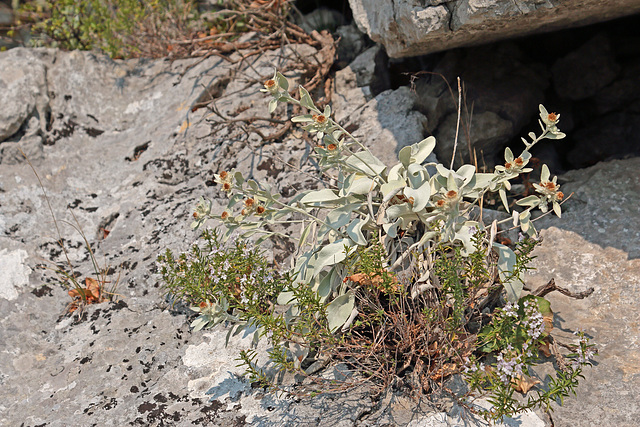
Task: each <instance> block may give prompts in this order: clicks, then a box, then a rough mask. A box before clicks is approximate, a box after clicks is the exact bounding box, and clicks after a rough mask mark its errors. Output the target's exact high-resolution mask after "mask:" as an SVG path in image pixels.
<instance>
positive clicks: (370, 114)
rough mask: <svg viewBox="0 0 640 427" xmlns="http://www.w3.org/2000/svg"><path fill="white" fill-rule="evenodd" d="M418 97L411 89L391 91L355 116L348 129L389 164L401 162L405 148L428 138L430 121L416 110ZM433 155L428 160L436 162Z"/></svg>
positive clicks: (357, 112) (404, 88)
mask: <svg viewBox="0 0 640 427" xmlns="http://www.w3.org/2000/svg"><path fill="white" fill-rule="evenodd" d="M414 96H415V95H414V94H412V93H411V91H410V90H409V88H407V87H400V88H398V89H396V90H387V91H385V92H382V93H381V94H380V95H378V96H376V97H375V98H374V99H372V100H371V101H369V102H368V103H367V104H366V105H365V106H364V107H362V108H361V109H359V110H357V111H355V112H354V113H352V114H351V115H350V116H349V118H348V120H347V122H346V128H347V130H349V129H351V133H352V134H353V136H355V137H356V138H360V139H361V140H363V141H367V146H368V147H369V148H370V149H371V151H372V152H373V154H375V155H376V156H377V157H378V158H379V159H380V160H382V162H383V163H384V164H385V165H388V166H389V167H391V166H393V165H395V164H396V163H398V152H399V151H400V149H401V148H402V147H405V146H407V145H411V144H415V143H417V142H420V141H421V140H422V139H424V129H425V124H426V118H425V117H424V116H423V115H422V114H421V113H419V112H418V111H414V110H413V102H414V99H415V98H414ZM434 158H435V156H433V155H431V156H430V158H429V159H428V161H434Z"/></svg>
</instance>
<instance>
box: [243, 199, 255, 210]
mask: <svg viewBox="0 0 640 427" xmlns="http://www.w3.org/2000/svg"><path fill="white" fill-rule="evenodd" d="M254 203H255V200H254V199H246V200H245V201H244V205H245V206H246V207H248V208H250V207H251V206H253V204H254Z"/></svg>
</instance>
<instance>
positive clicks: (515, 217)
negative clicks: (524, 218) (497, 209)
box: [511, 209, 520, 227]
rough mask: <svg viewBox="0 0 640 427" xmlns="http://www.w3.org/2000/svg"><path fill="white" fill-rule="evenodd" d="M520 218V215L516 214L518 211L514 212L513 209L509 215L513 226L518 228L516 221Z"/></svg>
mask: <svg viewBox="0 0 640 427" xmlns="http://www.w3.org/2000/svg"><path fill="white" fill-rule="evenodd" d="M519 218H520V214H519V213H518V211H516V210H515V209H514V210H513V213H512V214H511V220H512V221H513V226H514V227H517V226H518V219H519Z"/></svg>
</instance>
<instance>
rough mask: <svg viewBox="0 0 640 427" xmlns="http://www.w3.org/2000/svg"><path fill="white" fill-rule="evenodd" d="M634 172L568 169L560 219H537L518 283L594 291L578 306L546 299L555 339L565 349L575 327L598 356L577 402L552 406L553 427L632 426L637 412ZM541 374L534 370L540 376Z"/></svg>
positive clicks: (638, 185)
mask: <svg viewBox="0 0 640 427" xmlns="http://www.w3.org/2000/svg"><path fill="white" fill-rule="evenodd" d="M638 171H640V159H638V158H634V159H628V160H614V161H611V162H606V163H604V162H603V163H599V164H597V165H595V166H593V167H590V168H587V169H581V170H574V171H571V172H569V173H567V174H565V175H563V176H561V177H560V179H561V182H563V184H562V188H561V190H563V191H564V193H565V194H567V195H568V194H571V193H574V195H573V197H572V198H571V199H570V200H568V201H567V203H566V204H565V206H566V208H565V209H566V211H565V212H563V215H562V219H558V218H552V217H544V218H542V219H540V220H539V221H538V223H539V224H538V227H539V229H541V230H542V231H541V235H542V236H543V238H544V240H543V242H542V244H541V245H540V246H539V247H538V248H536V249H535V251H534V255H535V256H536V259H535V260H534V263H533V266H534V267H535V268H536V270H535V271H533V272H530V273H529V274H527V278H526V279H525V282H526V283H528V284H529V285H530V286H531V287H532V288H534V289H535V288H536V287H538V286H541V285H544V284H546V283H547V282H548V281H549V280H550V279H552V278H553V279H554V280H555V282H556V284H557V285H559V286H562V287H565V288H568V289H569V290H570V291H572V292H583V291H585V290H587V289H588V288H591V287H592V288H594V289H595V291H594V293H593V294H592V295H591V296H589V297H588V298H585V299H582V300H574V299H570V298H568V297H566V296H564V295H562V294H559V293H555V292H554V293H551V294H549V295H547V298H548V299H549V300H550V301H551V309H552V310H553V311H554V312H555V323H554V327H555V329H556V332H557V333H558V334H559V337H560V339H561V340H562V341H563V342H565V343H573V341H574V339H575V337H574V336H573V335H572V332H573V331H575V330H576V329H578V328H580V329H583V330H584V331H585V332H586V334H587V336H589V337H590V338H591V339H592V340H593V342H594V343H595V344H596V345H597V348H598V352H599V354H598V356H596V357H595V364H594V366H593V367H592V368H587V369H585V371H584V374H585V379H584V380H582V384H581V386H580V387H579V388H578V390H577V396H576V397H574V398H569V399H565V401H564V405H563V406H561V407H555V410H554V412H553V420H554V422H555V425H556V426H577V427H582V426H584V427H587V426H594V425H619V426H632V425H635V424H636V420H637V417H638V415H639V414H640V407H638V404H637V402H638V401H639V400H640V392H639V388H638V387H637V386H636V384H638V382H639V381H640V370H639V369H638V367H639V366H640V348H639V346H638V324H639V323H640V312H639V311H638V310H636V309H635V307H636V306H637V304H638V301H639V299H640V288H639V287H638V283H640V231H639V230H640V208H639V206H640V200H639V197H640V196H639V195H640V181H638V178H637V176H638V173H637V172H638ZM549 369H550V367H547V369H544V368H543V369H540V372H539V373H540V374H541V375H542V377H543V378H544V375H546V374H547V373H548V372H549ZM577 414H579V416H577Z"/></svg>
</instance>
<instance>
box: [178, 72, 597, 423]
mask: <svg viewBox="0 0 640 427" xmlns="http://www.w3.org/2000/svg"><path fill="white" fill-rule="evenodd" d="M263 92H265V93H267V94H269V95H270V96H271V100H270V102H269V111H270V112H274V111H275V110H276V108H277V107H278V105H279V104H280V103H290V104H294V105H297V106H299V107H302V108H304V109H305V110H306V111H307V113H306V114H301V115H297V116H295V117H292V118H291V120H292V121H293V122H295V123H300V124H301V125H302V127H303V129H304V130H305V131H307V132H309V133H310V134H312V135H314V136H315V138H316V139H317V140H318V142H319V146H317V147H316V149H315V158H316V161H317V164H318V165H319V167H320V169H321V170H320V172H321V174H320V176H322V177H324V179H323V181H324V188H321V189H317V190H306V191H301V192H300V193H298V194H296V195H295V196H294V197H292V198H291V199H289V200H287V201H285V200H283V199H282V197H281V196H280V195H279V194H277V193H276V192H274V191H273V190H272V188H271V187H270V186H269V185H267V184H265V183H258V182H256V181H254V180H251V179H249V180H245V178H244V176H243V175H242V173H240V172H238V171H221V172H220V173H218V174H216V175H215V178H216V182H217V183H218V184H219V185H220V186H221V189H222V191H224V192H225V193H227V195H228V198H229V201H228V203H227V206H226V208H225V209H224V211H223V212H220V213H217V212H212V211H211V206H212V204H211V202H210V201H208V200H206V199H204V198H202V199H201V201H200V203H199V204H198V206H197V207H196V211H195V213H194V217H195V220H194V222H193V224H192V226H193V227H194V228H196V229H197V228H199V227H200V226H202V224H203V223H204V222H205V221H207V220H209V219H215V220H218V221H220V222H221V224H222V225H223V227H224V228H225V231H224V238H229V237H230V236H232V235H233V236H237V237H239V238H241V239H246V238H250V237H257V240H256V244H257V245H259V244H260V243H261V242H263V241H264V240H265V239H268V238H269V237H271V236H274V235H279V234H280V233H279V232H278V231H272V230H277V229H278V228H277V227H278V225H279V224H292V223H295V224H297V225H298V226H299V229H300V233H299V235H298V236H296V237H295V240H296V243H297V250H296V253H295V256H294V257H293V259H294V260H295V261H294V263H293V265H292V268H291V269H290V270H289V271H288V277H287V281H286V283H283V284H282V287H281V289H278V294H277V295H275V294H272V298H271V299H270V300H269V301H270V307H271V310H266V311H262V312H260V313H257V314H256V315H255V316H253V317H250V318H245V319H243V320H242V322H240V323H239V325H238V326H236V327H235V328H236V332H238V331H239V330H241V329H243V328H245V327H247V326H248V325H251V326H252V327H255V328H257V332H256V338H260V337H268V339H270V341H271V343H272V344H273V345H274V347H273V350H272V352H271V353H270V356H271V359H272V361H274V362H275V363H276V364H277V365H279V366H280V367H281V368H283V369H287V370H292V371H295V372H298V373H301V374H303V375H310V374H311V373H313V372H315V370H316V369H318V366H319V364H320V365H322V364H323V363H326V362H327V360H329V359H330V358H331V357H333V358H335V359H340V360H344V361H345V362H347V363H348V364H349V365H351V366H353V367H354V368H356V369H357V370H358V371H359V372H360V373H361V374H362V375H365V376H366V377H368V378H370V379H371V380H372V381H373V382H374V383H376V384H378V385H379V386H380V387H381V389H382V388H383V387H385V386H387V385H389V384H391V383H392V382H393V381H395V380H394V379H396V378H404V380H403V381H404V382H405V383H407V384H408V385H410V386H411V388H412V389H413V390H414V391H417V392H428V391H430V390H432V389H433V388H434V387H437V386H438V384H441V382H442V380H443V379H445V378H447V377H448V376H450V375H452V374H455V373H458V372H461V371H463V370H465V371H466V372H467V374H468V375H467V377H468V379H469V381H470V384H471V386H472V387H471V388H472V390H473V391H475V392H478V391H481V390H488V391H489V392H490V394H491V396H492V398H493V400H492V402H494V405H496V407H497V408H498V409H496V410H494V411H493V412H485V413H484V415H485V416H487V417H488V418H499V417H500V416H502V415H504V414H513V413H515V412H518V411H521V410H524V409H526V405H521V404H519V403H518V402H517V401H516V400H514V398H513V391H514V390H516V389H517V390H519V391H524V392H526V391H527V390H528V389H527V390H524V387H520V386H519V385H518V384H522V383H523V382H526V381H525V380H526V379H527V378H530V373H529V371H528V366H530V365H532V364H533V363H534V362H535V361H536V360H537V357H538V348H539V347H540V346H544V345H548V344H549V342H550V340H551V337H550V335H549V332H550V330H551V327H550V324H549V323H548V322H547V323H544V324H542V323H540V319H543V318H544V316H547V317H548V316H549V315H550V309H549V306H548V302H547V301H546V300H545V299H544V298H540V297H535V296H531V295H530V296H523V295H522V293H523V282H522V273H523V272H524V271H525V270H527V269H528V268H529V267H528V263H529V262H530V261H531V259H532V255H531V252H532V250H533V249H534V247H535V245H536V244H537V243H538V240H536V230H535V227H534V224H533V220H532V218H531V212H532V211H533V210H534V209H536V208H538V209H540V210H541V211H543V212H547V211H549V208H551V210H552V211H553V212H555V214H556V215H557V216H560V215H561V203H562V201H563V198H564V195H563V193H562V192H561V191H560V190H559V187H560V186H559V185H558V184H557V181H556V178H555V177H554V178H553V179H551V176H550V173H549V170H548V168H547V167H546V165H545V166H543V167H542V175H541V182H540V183H539V184H535V186H534V188H535V190H536V192H537V195H530V196H527V197H524V198H522V199H520V200H517V201H516V205H517V206H519V207H520V208H519V209H520V210H515V209H514V210H513V211H511V210H510V208H509V205H508V203H507V202H508V200H507V191H508V190H509V189H510V187H511V184H510V182H511V181H512V180H513V179H515V178H517V177H518V176H519V175H520V174H522V173H527V172H530V171H531V169H530V168H528V167H527V165H528V163H529V161H530V159H531V153H530V150H531V149H532V148H534V146H535V145H536V144H537V143H538V142H539V141H541V140H542V139H561V138H563V137H564V136H565V135H564V134H563V133H562V132H560V131H559V130H558V128H557V123H558V120H559V115H557V114H555V113H549V112H547V110H546V109H545V108H544V107H543V106H540V126H541V133H540V134H539V135H535V134H534V133H530V134H529V137H530V140H526V139H523V142H524V145H525V149H524V150H523V151H522V152H521V153H520V154H519V155H518V156H517V157H516V156H515V155H514V154H513V152H512V151H511V150H510V149H508V148H507V149H506V150H505V164H504V166H497V167H496V170H495V172H493V173H478V172H476V169H475V168H474V167H473V166H471V165H463V166H462V167H460V168H458V169H457V170H453V169H450V168H447V167H446V166H444V165H442V164H437V163H425V161H426V160H427V159H428V158H429V156H430V154H431V153H432V152H433V149H434V147H435V144H436V141H435V139H434V138H433V137H429V138H426V139H424V140H423V141H420V142H418V143H416V144H413V145H411V146H407V147H404V148H402V149H401V150H400V152H399V154H398V160H399V161H398V163H397V164H395V165H391V166H389V165H385V164H384V163H383V162H382V161H380V160H379V159H378V158H377V157H376V156H375V155H374V154H373V153H372V152H371V151H370V150H369V149H368V148H367V147H366V146H365V145H364V144H363V143H361V142H360V141H358V140H357V139H356V138H354V137H353V136H352V135H351V134H350V133H349V132H348V131H347V130H345V129H344V128H343V127H342V126H340V125H339V124H338V123H336V122H335V121H334V120H333V119H332V118H331V109H330V107H328V106H327V107H325V108H324V109H322V110H320V109H319V108H317V107H316V106H315V104H314V102H313V100H312V98H311V96H310V94H309V93H308V92H307V91H306V90H305V89H304V88H303V87H299V88H298V91H297V92H298V94H299V99H296V98H294V97H293V96H292V92H290V87H289V82H288V80H287V79H286V78H285V77H284V76H283V75H282V74H280V73H278V72H276V73H275V75H274V77H273V78H272V79H270V80H268V81H267V82H266V83H265V85H264V89H263ZM488 193H497V194H498V195H499V197H500V199H501V200H502V202H503V204H504V207H505V209H506V210H507V212H510V211H511V213H512V215H511V218H509V219H507V220H505V221H502V222H503V223H507V222H508V223H510V224H512V225H513V227H519V228H520V229H521V230H522V232H523V233H524V235H523V239H522V241H521V242H520V243H518V245H517V246H516V248H515V250H514V249H511V248H509V247H507V246H505V245H501V244H498V243H496V242H494V240H495V237H496V233H497V227H498V225H499V222H498V221H494V222H493V223H492V224H491V225H489V226H485V224H483V223H482V222H480V221H479V220H477V219H475V218H473V216H472V215H473V212H474V208H476V207H477V205H478V203H479V202H480V200H481V199H482V198H483V197H484V196H485V195H487V194H488ZM285 237H287V238H290V237H289V236H285ZM173 291H175V287H174V289H173ZM240 292H242V288H240ZM212 298H214V299H215V296H214V297H212ZM505 301H506V302H508V304H510V305H509V306H508V307H511V308H510V309H509V310H511V311H506V309H505V310H501V308H500V307H502V306H503V305H504V303H505ZM212 303H213V304H218V306H220V307H222V309H223V311H225V312H226V313H230V314H233V313H237V312H238V310H240V309H241V307H236V308H232V307H230V306H228V305H227V303H225V302H223V301H222V300H221V299H218V300H217V301H212ZM248 304H250V303H248ZM276 307H279V308H276ZM513 307H518V308H517V309H513ZM514 310H515V311H514ZM500 313H509V315H507V316H506V317H505V316H504V315H503V314H500ZM514 313H515V314H514ZM211 319H212V321H209V322H208V323H207V324H208V325H211V324H214V323H219V322H221V321H223V320H228V318H227V317H225V316H219V317H215V318H211ZM544 325H546V327H544ZM534 327H535V328H534ZM585 345H587V344H585ZM487 355H493V356H496V357H497V358H498V362H497V363H494V366H493V368H491V369H489V370H484V369H479V368H478V367H477V366H476V365H474V363H475V362H476V361H479V360H480V359H482V358H483V357H485V356H487ZM255 356H256V355H255V354H253V353H252V352H251V351H247V352H243V353H242V354H241V360H242V362H243V363H244V364H245V365H246V366H247V368H248V372H249V374H250V376H251V378H252V379H253V380H255V381H259V382H261V383H265V384H266V383H267V382H268V380H269V378H267V377H266V375H265V374H264V372H262V371H261V370H260V369H259V368H258V367H257V366H256V365H255V363H254V359H255ZM582 356H583V357H582V359H580V361H581V363H580V364H578V365H576V366H575V370H574V371H571V372H573V374H569V373H566V372H565V371H563V372H562V373H561V374H559V375H564V377H562V378H566V377H567V375H569V377H571V378H572V379H571V381H568V382H565V383H562V381H561V380H559V381H560V383H561V384H564V386H560V387H559V388H558V390H559V391H558V390H556V392H557V393H556V394H544V396H546V397H542V398H540V400H537V401H531V402H532V403H530V406H535V405H543V404H548V402H549V400H550V399H553V398H555V397H557V396H561V397H562V396H563V395H564V394H562V393H567V392H568V391H571V390H573V388H572V387H575V384H576V383H575V381H574V380H575V377H576V376H579V375H580V371H579V370H580V369H581V366H583V365H584V364H586V363H588V357H586V356H585V355H584V354H583V355H582ZM556 357H559V358H562V357H563V356H562V355H560V354H559V353H558V354H556ZM505 361H506V362H505ZM516 361H517V362H516ZM501 363H502V364H501ZM516 365H517V366H518V369H515V370H514V369H511V370H509V369H507V367H511V368H513V367H514V366H516ZM496 372H497V373H498V374H496ZM485 373H486V375H485ZM574 374H575V375H574ZM571 375H573V376H571ZM560 383H559V384H560ZM563 387H564V388H563ZM545 399H546V400H545ZM530 406H529V407H530Z"/></svg>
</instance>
